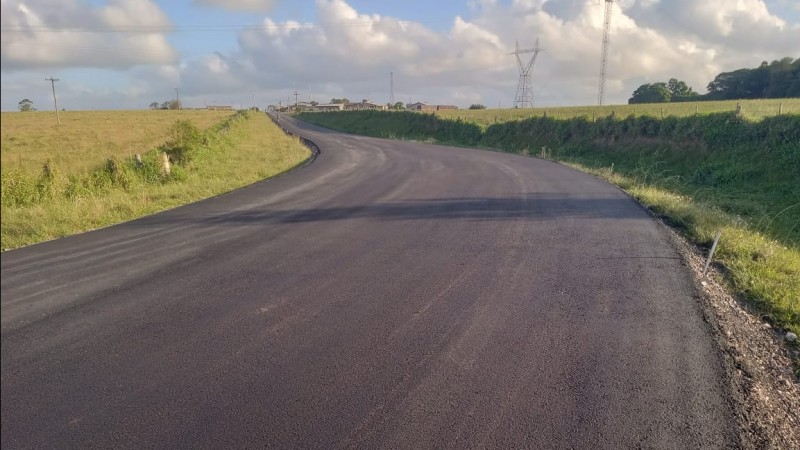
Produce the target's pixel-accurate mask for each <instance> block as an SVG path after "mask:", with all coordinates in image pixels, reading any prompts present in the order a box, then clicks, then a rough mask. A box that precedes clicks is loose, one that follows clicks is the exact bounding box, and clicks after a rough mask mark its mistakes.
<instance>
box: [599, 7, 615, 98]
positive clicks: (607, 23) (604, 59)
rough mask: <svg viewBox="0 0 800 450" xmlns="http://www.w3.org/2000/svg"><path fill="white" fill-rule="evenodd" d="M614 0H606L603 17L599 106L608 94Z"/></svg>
mask: <svg viewBox="0 0 800 450" xmlns="http://www.w3.org/2000/svg"><path fill="white" fill-rule="evenodd" d="M613 5H614V0H606V12H605V16H604V19H603V50H602V54H601V56H600V86H599V88H598V89H597V106H603V97H605V95H606V66H607V65H608V41H609V39H610V34H611V7H612V6H613Z"/></svg>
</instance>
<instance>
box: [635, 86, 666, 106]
mask: <svg viewBox="0 0 800 450" xmlns="http://www.w3.org/2000/svg"><path fill="white" fill-rule="evenodd" d="M669 100H670V90H669V87H668V86H667V83H652V84H643V85H641V86H639V87H638V88H637V89H636V90H635V91H633V96H631V98H630V99H629V100H628V103H629V104H631V105H632V104H635V103H666V102H669Z"/></svg>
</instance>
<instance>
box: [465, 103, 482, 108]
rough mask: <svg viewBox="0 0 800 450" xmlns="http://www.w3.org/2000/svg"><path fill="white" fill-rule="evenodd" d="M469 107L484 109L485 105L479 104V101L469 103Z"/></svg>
mask: <svg viewBox="0 0 800 450" xmlns="http://www.w3.org/2000/svg"><path fill="white" fill-rule="evenodd" d="M469 109H486V105H481V104H480V103H473V104H471V105H469Z"/></svg>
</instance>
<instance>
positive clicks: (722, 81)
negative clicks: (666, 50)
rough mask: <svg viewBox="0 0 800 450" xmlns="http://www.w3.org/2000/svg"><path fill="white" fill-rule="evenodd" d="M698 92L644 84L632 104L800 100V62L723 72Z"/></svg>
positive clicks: (673, 83) (674, 83) (678, 85)
mask: <svg viewBox="0 0 800 450" xmlns="http://www.w3.org/2000/svg"><path fill="white" fill-rule="evenodd" d="M706 90H707V91H708V92H707V93H705V94H699V93H697V92H695V91H694V90H693V89H692V88H691V87H689V86H687V85H686V83H684V82H683V81H680V80H678V79H676V78H671V79H670V80H669V81H668V82H666V83H662V82H659V83H649V84H643V85H641V86H639V87H638V88H636V90H635V91H633V95H632V96H631V98H630V99H629V100H628V103H630V104H634V103H667V102H686V101H691V102H694V101H703V100H737V99H753V98H787V97H800V59H793V58H790V57H786V58H783V59H780V60H775V61H772V62H771V63H768V62H767V61H764V62H762V63H761V65H760V66H759V67H756V68H753V69H738V70H734V71H731V72H722V73H720V74H719V75H717V76H716V77H715V78H714V80H713V81H711V82H710V83H708V86H707V87H706Z"/></svg>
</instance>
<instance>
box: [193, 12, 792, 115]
mask: <svg viewBox="0 0 800 450" xmlns="http://www.w3.org/2000/svg"><path fill="white" fill-rule="evenodd" d="M469 6H470V10H471V12H472V13H473V14H472V17H471V18H470V19H469V20H467V19H465V18H462V17H454V19H453V21H452V25H451V27H450V29H449V30H448V31H446V32H438V31H433V30H431V29H429V28H427V27H426V26H424V25H423V24H422V23H419V22H414V21H405V20H398V19H396V18H391V17H384V16H380V15H377V14H366V13H363V12H359V11H356V10H355V9H354V8H353V7H352V6H351V5H349V4H348V3H347V2H346V1H345V0H318V1H317V9H318V16H319V17H320V20H319V22H318V23H314V24H311V23H298V22H291V21H290V22H283V23H276V22H274V21H272V20H271V19H269V18H267V19H265V20H264V22H263V24H262V25H263V26H262V27H261V29H259V30H246V31H243V32H241V33H240V36H239V47H240V48H239V49H238V51H236V52H232V53H230V54H227V55H217V57H218V58H222V59H224V61H225V62H226V74H225V77H219V78H218V81H217V84H216V85H218V86H220V87H221V88H227V87H231V86H234V85H236V84H237V83H231V78H234V79H236V80H238V83H240V84H241V85H246V86H253V87H255V86H258V85H259V84H260V85H262V86H266V85H271V86H275V85H276V84H281V83H283V86H284V87H290V86H297V85H300V86H307V85H311V84H313V85H317V86H323V85H324V86H331V85H333V86H338V87H340V88H341V89H342V90H345V91H346V90H347V89H351V90H353V91H355V92H353V94H351V96H359V95H366V93H369V92H376V91H377V92H380V95H373V96H375V97H378V98H383V97H387V96H388V94H385V93H384V92H386V91H387V90H388V89H387V86H388V81H387V75H388V72H389V71H393V72H394V73H395V79H396V83H395V84H396V85H400V86H403V87H402V88H401V89H403V91H404V92H403V93H402V94H406V95H410V96H413V97H415V99H419V98H420V97H424V98H425V99H428V100H431V101H448V100H450V101H457V100H461V99H470V101H472V100H475V101H484V102H487V103H488V102H489V101H494V99H495V98H497V97H501V98H503V97H504V98H503V100H504V101H506V106H509V104H510V101H511V98H512V97H513V92H514V87H515V85H516V82H517V72H516V66H515V61H514V59H513V58H512V57H511V56H510V55H509V52H510V51H511V50H512V49H513V46H514V41H515V40H517V39H518V40H519V41H520V45H521V46H530V45H532V44H533V42H534V40H535V39H536V37H537V36H538V37H539V38H540V39H541V46H542V47H544V48H545V52H544V53H542V54H541V55H540V56H539V59H538V60H537V64H536V66H535V68H534V91H535V92H536V95H537V97H538V98H539V99H540V100H541V102H543V103H544V104H548V103H549V104H581V103H583V104H586V103H591V102H592V100H593V98H594V96H595V95H596V90H597V76H598V73H599V63H600V61H599V53H600V35H601V27H602V23H603V4H602V2H597V1H596V0H582V1H581V0H577V1H570V2H559V1H555V0H513V1H512V2H510V3H508V4H500V3H499V2H495V1H490V0H485V1H473V2H471V3H470V5H469ZM613 14H614V15H613V20H612V33H611V49H610V52H609V70H608V84H607V98H608V99H609V101H612V102H625V101H626V100H627V98H628V97H629V95H630V93H631V92H632V91H633V90H634V89H635V88H636V87H637V86H638V85H639V84H641V83H644V82H652V81H660V80H666V79H668V78H671V77H678V78H681V79H684V80H686V81H687V82H689V83H690V84H691V85H693V86H694V87H695V89H696V90H698V91H701V92H702V91H703V90H704V87H705V85H706V84H707V83H708V82H709V81H710V80H711V79H712V78H713V77H714V76H715V75H716V74H717V73H719V72H720V71H722V70H732V69H736V68H740V67H752V66H755V65H757V64H758V63H760V61H761V60H762V59H777V58H780V57H783V56H787V55H788V56H798V55H792V52H793V51H796V48H793V47H792V46H793V45H794V43H795V42H800V34H799V33H800V27H798V26H796V25H790V24H787V23H786V22H785V21H784V20H783V19H781V18H780V17H778V16H776V15H774V14H772V13H771V12H770V11H769V10H768V8H767V6H766V4H765V3H764V1H763V0H738V1H736V2H730V1H727V0H703V1H700V0H674V1H672V0H671V1H669V2H667V1H665V0H622V1H619V2H615V5H614V12H613ZM753 30H756V31H757V36H753V34H752V33H753ZM206 65H207V66H208V64H206ZM196 69H197V73H195V74H194V77H195V78H196V79H198V80H199V79H201V78H202V79H204V81H207V80H206V79H207V78H209V77H211V76H212V75H213V74H212V71H211V68H210V66H209V68H207V69H205V72H207V74H206V75H202V72H203V71H204V69H203V67H202V65H201V64H199V65H198V66H197V67H196Z"/></svg>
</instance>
